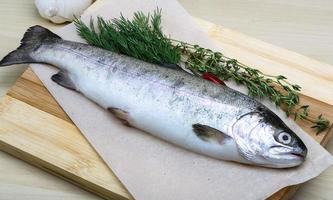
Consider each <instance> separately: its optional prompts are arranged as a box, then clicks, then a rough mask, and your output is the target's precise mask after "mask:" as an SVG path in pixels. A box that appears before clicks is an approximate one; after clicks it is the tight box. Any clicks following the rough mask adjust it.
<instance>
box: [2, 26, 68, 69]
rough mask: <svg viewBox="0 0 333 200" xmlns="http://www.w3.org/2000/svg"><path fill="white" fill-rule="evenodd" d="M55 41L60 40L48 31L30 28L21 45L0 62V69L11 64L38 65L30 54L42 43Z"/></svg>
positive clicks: (37, 27) (40, 27)
mask: <svg viewBox="0 0 333 200" xmlns="http://www.w3.org/2000/svg"><path fill="white" fill-rule="evenodd" d="M57 39H61V38H60V37H59V36H58V35H56V34H54V33H52V32H51V31H50V30H48V29H46V28H44V27H42V26H38V25H36V26H32V27H30V28H29V29H28V30H27V31H26V32H25V34H24V36H23V38H22V40H21V45H20V46H19V47H18V48H17V49H16V50H14V51H12V52H10V53H9V54H8V55H7V56H5V57H4V58H3V59H2V60H1V61H0V67H1V66H8V65H13V64H23V63H38V61H36V60H34V59H33V58H32V57H31V53H32V52H33V51H34V50H36V49H37V48H38V47H39V46H40V45H41V44H42V43H43V42H46V41H48V42H54V41H55V40H57Z"/></svg>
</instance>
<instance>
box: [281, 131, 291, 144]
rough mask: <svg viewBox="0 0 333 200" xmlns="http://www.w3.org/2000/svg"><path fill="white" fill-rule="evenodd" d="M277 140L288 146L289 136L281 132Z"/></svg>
mask: <svg viewBox="0 0 333 200" xmlns="http://www.w3.org/2000/svg"><path fill="white" fill-rule="evenodd" d="M278 140H279V142H281V143H282V144H289V143H290V142H291V136H290V135H289V134H288V133H286V132H282V133H280V135H279V136H278Z"/></svg>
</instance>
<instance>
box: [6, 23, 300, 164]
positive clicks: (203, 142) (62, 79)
mask: <svg viewBox="0 0 333 200" xmlns="http://www.w3.org/2000/svg"><path fill="white" fill-rule="evenodd" d="M32 32H34V33H35V34H31V33H32ZM38 34H40V35H38ZM30 35H33V36H30ZM28 36H30V37H36V38H30V39H29V38H27V37H28ZM15 59H16V60H17V61H16V62H15ZM15 63H47V64H51V65H53V66H55V67H57V68H59V70H60V72H59V73H58V74H56V75H54V76H53V77H52V80H53V81H55V82H57V83H58V84H59V85H61V86H64V87H66V88H69V89H73V90H75V91H78V92H80V93H82V94H83V95H84V96H86V97H87V98H89V99H90V100H92V101H94V102H96V103H97V104H98V105H100V106H101V107H103V108H105V109H106V110H109V111H111V113H112V114H115V115H116V116H117V117H119V118H120V119H121V121H122V122H124V123H125V124H127V125H129V126H132V127H135V128H138V129H140V130H143V131H146V132H147V133H149V134H152V135H154V136H156V137H158V138H160V139H163V140H165V141H168V142H170V143H173V144H175V145H178V146H180V147H183V148H185V149H188V150H191V151H193V152H197V153H199V154H203V155H207V156H210V157H213V158H216V159H220V160H231V161H236V162H241V163H246V164H253V165H259V166H265V167H273V168H284V167H293V166H297V165H300V164H301V163H302V162H303V161H304V158H305V155H306V147H305V145H304V144H303V143H302V141H301V140H300V139H299V138H298V137H297V135H296V134H294V133H293V132H292V131H291V130H290V129H289V128H288V127H287V126H286V125H285V124H284V123H283V122H282V120H281V119H279V118H278V117H277V116H276V115H275V114H274V113H272V112H271V111H270V110H269V109H268V108H266V107H265V106H264V105H262V104H261V103H260V102H258V101H256V100H255V99H253V98H251V97H249V96H247V95H244V94H242V93H240V92H238V91H235V90H233V89H230V88H228V87H227V86H225V85H219V84H214V83H212V82H210V81H207V80H204V79H202V78H199V77H195V76H192V75H190V74H188V73H185V72H183V71H181V70H175V69H170V68H167V67H161V66H158V65H155V64H150V63H146V62H143V61H140V60H137V59H134V58H131V57H127V56H124V55H120V54H117V53H113V52H110V51H106V50H103V49H100V48H97V47H93V46H90V45H87V44H82V43H77V42H71V41H66V40H62V39H61V38H60V37H58V36H56V35H55V34H53V33H51V32H50V31H48V30H47V29H45V28H43V27H40V26H35V27H32V28H30V30H28V31H27V33H26V34H25V36H24V38H23V40H22V44H21V46H20V47H19V48H18V49H17V50H16V51H13V52H12V53H10V54H9V55H8V56H6V57H5V58H4V59H3V60H2V61H1V62H0V66H5V65H10V64H15ZM244 119H246V121H244ZM258 127H263V128H262V129H258ZM265 128H266V129H267V130H268V129H269V130H268V131H265V130H264V129H265ZM273 128H274V130H273ZM257 129H258V130H257ZM261 130H264V131H262V132H263V133H261ZM278 130H282V132H283V131H284V132H287V133H288V135H289V136H290V137H291V139H292V140H293V141H296V142H295V144H294V145H295V146H292V147H290V148H289V149H291V148H293V150H292V151H286V150H284V151H282V150H283V149H282V148H283V147H282V146H283V145H281V141H278V139H276V138H279V137H278V136H275V135H274V134H281V133H277V132H278ZM272 131H273V132H272ZM254 132H258V136H261V137H262V139H260V138H258V137H254V134H255V133H254ZM280 132H281V131H280ZM260 133H261V134H260ZM219 134H220V135H219ZM289 136H288V137H289ZM253 137H254V138H253ZM265 138H266V139H265ZM265 140H266V141H265ZM251 142H252V143H253V144H252V143H251ZM265 142H266V143H267V144H266V143H265ZM275 143H278V145H280V147H281V150H278V151H277V152H278V153H277V152H275V151H272V152H273V153H274V156H275V157H274V156H271V155H268V156H267V155H264V154H265V153H267V152H268V154H269V151H271V149H272V146H276V144H275ZM284 146H288V144H284ZM258 147H259V149H257V148H258ZM260 148H266V151H262V150H261V149H260ZM285 148H287V147H285ZM297 148H298V149H297ZM276 149H277V148H276ZM276 149H274V150H276ZM296 149H297V150H296ZM281 152H282V153H284V154H288V156H289V157H288V158H283V156H282V153H281ZM291 152H293V153H295V152H296V153H295V154H297V156H298V157H297V156H295V157H292V156H291V154H292V153H291ZM304 152H305V153H304ZM289 154H290V155H289ZM265 156H266V157H265ZM279 156H280V157H281V158H280V160H283V162H282V163H281V162H280V161H279V158H278V157H279ZM290 156H291V157H290Z"/></svg>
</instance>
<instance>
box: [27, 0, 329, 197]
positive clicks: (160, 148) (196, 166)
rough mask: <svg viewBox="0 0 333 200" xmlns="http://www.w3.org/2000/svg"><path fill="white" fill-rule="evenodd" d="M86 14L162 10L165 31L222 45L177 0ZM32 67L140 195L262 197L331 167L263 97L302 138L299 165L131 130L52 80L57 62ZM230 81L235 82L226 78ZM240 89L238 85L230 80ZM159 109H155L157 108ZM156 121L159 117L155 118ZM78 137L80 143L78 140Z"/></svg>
mask: <svg viewBox="0 0 333 200" xmlns="http://www.w3.org/2000/svg"><path fill="white" fill-rule="evenodd" d="M104 2H105V3H104V4H103V6H101V7H99V8H98V9H95V10H92V9H91V10H90V12H86V13H85V14H84V16H83V19H84V20H85V21H89V19H90V16H93V17H95V16H97V15H99V16H103V17H105V18H114V17H118V16H119V14H120V12H122V13H123V14H124V16H127V17H131V16H132V13H133V12H135V11H138V10H141V11H144V12H148V11H152V10H154V9H155V8H156V7H157V6H158V7H159V8H162V12H163V13H162V16H163V30H164V31H165V33H167V34H169V35H170V36H172V37H173V38H176V39H179V40H183V41H187V42H190V43H196V44H200V45H202V46H204V47H207V48H211V49H214V50H219V47H218V46H216V45H215V44H214V42H213V41H212V40H211V39H210V38H209V37H208V36H207V35H206V34H205V33H204V32H203V31H202V30H200V29H199V28H198V27H197V25H196V24H195V22H194V21H193V19H192V18H191V16H190V15H189V14H188V13H187V12H186V11H185V10H184V9H183V8H182V7H181V6H180V5H179V3H178V2H177V1H175V0H168V1H163V0H110V1H104ZM58 34H59V35H60V36H61V37H63V38H64V39H67V40H74V41H82V40H80V38H79V37H78V36H77V35H76V31H75V27H74V26H73V25H72V24H70V25H68V26H66V27H65V28H63V29H61V30H59V31H58ZM32 68H33V70H34V71H35V72H36V74H37V75H38V76H39V78H40V79H41V80H42V81H43V83H44V84H45V85H46V87H47V88H48V90H49V91H50V92H51V93H52V95H53V96H54V97H55V98H56V100H57V101H58V102H59V104H60V105H61V106H62V107H63V109H64V110H65V111H66V112H67V114H68V115H69V116H70V118H71V119H72V120H73V122H74V123H75V124H76V125H77V127H78V128H79V129H80V130H81V132H82V133H83V134H84V136H85V137H86V138H87V139H88V140H89V142H90V143H91V144H92V146H93V147H94V148H95V149H96V150H97V152H98V153H99V154H100V155H101V157H102V158H103V159H104V160H105V162H106V163H107V164H108V165H109V166H110V168H111V169H112V170H113V171H114V172H115V174H116V175H117V176H118V178H119V179H120V180H121V182H122V183H123V184H124V185H125V187H126V188H127V189H128V190H129V192H130V193H131V194H132V195H133V197H134V198H135V199H137V200H189V199H191V200H202V199H224V200H228V199H264V198H266V197H268V196H270V195H271V194H273V193H274V192H276V191H277V190H279V189H281V188H283V187H285V186H288V185H293V184H298V183H302V182H304V181H307V180H309V179H311V178H313V177H315V176H317V175H318V174H319V173H321V172H322V171H323V170H325V169H326V168H327V167H329V166H330V165H331V164H332V157H331V155H330V154H329V153H328V152H327V151H326V150H325V149H323V148H322V147H321V146H320V145H319V144H318V143H316V142H315V141H314V140H313V139H312V138H310V136H308V134H306V133H305V132H304V131H302V130H301V129H300V128H299V127H298V126H297V125H296V124H295V123H294V122H293V121H291V120H289V119H285V115H284V114H283V113H281V112H280V111H277V110H276V108H275V106H271V105H270V104H269V103H268V102H265V104H266V105H268V106H269V107H270V108H271V109H272V110H274V111H275V112H277V114H279V115H280V117H281V118H283V119H285V121H286V123H287V124H288V125H289V126H290V127H291V128H292V129H293V130H294V131H295V132H296V133H297V134H298V135H299V136H300V137H301V138H302V139H303V141H304V142H305V144H306V146H307V147H308V150H309V153H308V157H307V160H306V162H305V163H304V164H303V165H302V166H301V167H299V168H296V169H287V170H275V169H266V168H260V167H251V166H245V165H240V164H235V163H231V162H224V161H219V160H214V159H211V158H208V157H205V156H201V155H198V154H195V153H191V152H189V151H186V150H183V149H181V148H178V147H175V146H173V145H171V144H168V143H166V142H163V141H161V140H159V139H157V138H154V137H152V136H150V135H149V134H147V133H144V132H141V131H139V130H136V129H133V128H128V127H125V126H123V125H122V124H121V123H119V122H118V120H117V119H115V118H114V117H113V116H111V114H110V113H108V112H107V111H105V110H103V109H101V108H100V107H98V106H97V105H96V104H94V103H93V102H91V101H89V100H88V99H86V98H84V97H83V96H82V95H80V94H78V93H76V92H73V91H71V90H67V89H65V88H63V87H60V86H58V85H57V84H55V83H53V82H52V81H51V79H50V77H51V75H53V74H54V73H56V72H57V69H56V68H54V67H50V66H46V65H32ZM228 84H229V85H230V83H228ZM230 87H233V88H235V89H238V90H242V88H238V87H236V86H234V85H232V84H231V85H230ZM158 109H159V108H156V112H158ZM152 123H156V122H152ZM73 142H75V141H73Z"/></svg>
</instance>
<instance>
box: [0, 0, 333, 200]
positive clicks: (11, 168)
mask: <svg viewBox="0 0 333 200" xmlns="http://www.w3.org/2000/svg"><path fill="white" fill-rule="evenodd" d="M180 2H181V3H182V4H183V6H184V7H185V8H186V9H187V10H188V11H189V12H190V13H191V14H192V15H193V16H195V17H199V18H202V19H205V20H208V21H211V22H214V23H215V24H221V25H223V26H224V27H228V28H231V29H234V30H238V31H240V32H243V33H245V34H248V35H250V36H253V37H256V38H258V39H261V40H264V41H266V42H269V43H272V44H275V45H278V46H281V47H284V48H287V49H290V50H293V51H296V52H299V53H301V54H304V55H306V56H309V57H312V58H315V59H318V60H321V61H323V62H327V63H330V64H333V57H332V52H333V37H332V35H333V26H332V25H333V2H332V1H329V0H326V1H323V0H320V1H318V0H317V1H315V2H314V1H305V0H292V1H290V0H288V1H285V0H279V1H273V0H266V1H259V0H242V1H240V0H229V1H226V0H196V1H194V0H180ZM35 24H41V25H47V26H49V27H50V24H49V23H48V22H46V21H44V20H43V19H41V18H39V16H38V13H37V11H36V10H35V8H34V6H33V0H25V1H19V0H0V47H1V48H0V57H1V58H2V57H3V56H4V55H5V54H6V53H7V52H8V51H11V50H13V49H15V48H16V47H17V45H18V43H19V40H20V38H21V37H22V34H23V33H24V31H25V30H26V28H27V27H29V26H31V25H35ZM54 27H56V26H55V25H54V26H51V29H52V28H54ZM24 69H25V66H20V67H14V68H1V69H0V96H3V94H5V92H6V90H7V89H8V88H9V87H10V86H11V85H12V84H13V83H14V81H15V80H16V78H17V77H18V76H19V75H20V73H21V72H22V71H23V70H24ZM323 70H325V69H323ZM318 87H321V86H318ZM332 92H333V91H332ZM328 150H329V151H330V152H333V141H331V142H330V143H329V144H328ZM332 196H333V168H331V169H329V170H327V171H326V172H324V173H323V174H322V175H321V176H319V177H318V178H316V179H314V180H312V181H310V182H308V183H306V184H304V185H303V186H302V187H301V189H300V190H299V192H298V193H297V195H296V197H295V199H302V200H303V199H304V200H307V199H332V198H331V197H332ZM0 199H1V200H3V199H10V200H12V199H36V200H39V199H68V200H71V199H99V198H98V197H96V196H94V195H92V194H90V193H88V192H85V191H83V190H81V189H79V188H77V187H75V186H73V185H71V184H69V183H67V182H65V181H62V180H60V179H59V178H56V177H54V176H52V175H49V174H47V173H45V172H43V171H41V170H39V169H37V168H34V167H32V166H30V165H28V164H26V163H24V162H22V161H20V160H17V159H15V158H13V157H11V156H9V155H7V154H5V153H2V152H0Z"/></svg>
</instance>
